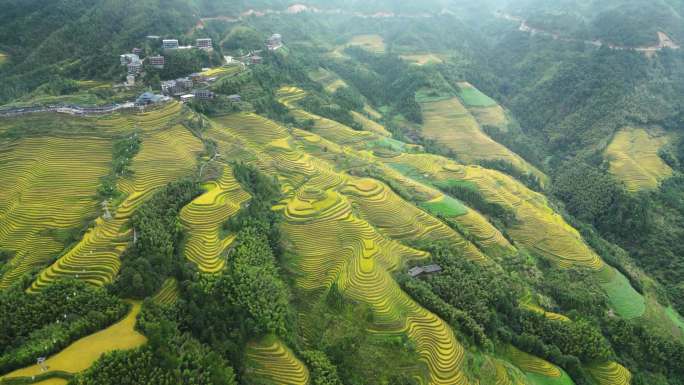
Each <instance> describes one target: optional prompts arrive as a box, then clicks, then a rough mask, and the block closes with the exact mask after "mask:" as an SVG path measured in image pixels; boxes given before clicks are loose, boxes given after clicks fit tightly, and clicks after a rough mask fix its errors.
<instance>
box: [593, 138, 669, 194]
mask: <svg viewBox="0 0 684 385" xmlns="http://www.w3.org/2000/svg"><path fill="white" fill-rule="evenodd" d="M667 143H669V138H668V136H667V135H665V134H663V133H657V132H655V131H651V132H649V131H647V130H645V129H643V128H636V127H625V128H623V129H622V130H620V131H618V133H616V134H615V136H614V137H613V140H612V141H611V142H610V144H609V145H608V147H607V148H606V151H605V155H604V156H605V158H606V160H607V161H608V163H609V171H610V172H611V173H612V174H613V175H615V176H616V177H617V178H618V179H620V180H621V181H623V182H624V183H625V186H626V188H627V190H629V191H632V192H636V191H640V190H646V189H654V188H656V187H658V185H659V184H660V182H661V181H662V180H663V179H665V178H667V177H669V176H671V175H672V169H671V168H670V166H668V165H667V164H666V163H665V162H664V161H663V160H662V159H661V158H660V156H658V150H660V148H661V147H663V146H664V145H666V144H667Z"/></svg>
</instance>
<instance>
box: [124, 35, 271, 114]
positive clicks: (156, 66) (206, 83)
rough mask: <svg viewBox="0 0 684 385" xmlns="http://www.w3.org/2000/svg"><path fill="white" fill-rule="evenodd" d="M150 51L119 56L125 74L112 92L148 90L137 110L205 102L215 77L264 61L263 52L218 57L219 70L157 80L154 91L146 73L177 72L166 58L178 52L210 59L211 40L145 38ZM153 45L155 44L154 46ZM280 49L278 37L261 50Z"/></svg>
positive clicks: (135, 50) (138, 101) (235, 97)
mask: <svg viewBox="0 0 684 385" xmlns="http://www.w3.org/2000/svg"><path fill="white" fill-rule="evenodd" d="M147 40H148V43H149V42H153V44H148V46H149V47H151V48H150V49H143V48H138V47H135V48H132V49H131V52H127V53H123V54H121V55H120V56H119V59H120V64H121V66H122V67H123V68H124V69H125V71H126V81H125V82H124V83H121V84H117V85H116V86H115V87H116V88H125V89H134V88H139V87H141V86H142V87H145V86H147V87H148V90H147V91H145V92H144V93H142V94H141V95H140V96H139V97H138V98H137V99H136V102H135V104H136V105H138V106H143V105H148V104H155V103H159V102H163V101H166V100H169V99H170V98H175V99H178V100H180V101H181V102H184V103H187V102H190V101H192V100H201V101H207V100H211V99H214V97H215V96H216V95H215V93H214V92H213V91H211V90H210V89H209V88H210V85H211V84H213V83H214V82H216V80H218V78H219V77H221V76H223V75H226V74H227V73H231V74H236V73H238V72H239V71H240V70H244V69H246V68H247V67H249V66H255V65H260V64H262V63H263V60H264V58H263V57H262V54H263V52H264V50H251V51H249V52H247V53H246V54H244V55H242V56H238V57H233V56H223V57H220V56H219V58H220V59H219V60H220V61H221V66H220V67H214V68H209V67H205V68H202V71H201V72H193V73H189V74H184V76H180V77H176V78H173V79H159V82H158V83H159V88H157V89H154V88H155V86H156V84H155V83H157V82H155V81H154V80H152V81H150V77H149V76H148V75H149V73H154V74H157V75H159V74H160V73H164V70H168V71H166V73H176V72H177V71H178V70H179V69H178V68H173V66H174V63H173V61H171V62H169V61H168V60H167V57H169V56H173V55H175V54H177V53H178V52H180V51H199V52H201V53H204V54H205V55H211V54H213V53H214V52H215V51H214V46H213V41H212V39H211V38H198V39H196V40H195V41H194V45H181V44H180V43H179V40H178V39H162V38H161V37H160V36H156V35H150V36H147ZM154 43H156V44H154ZM282 47H283V40H282V36H281V35H280V34H277V33H275V34H273V35H271V37H269V38H268V39H267V40H266V41H265V42H264V49H265V50H267V51H268V52H274V51H277V50H279V49H280V48H282ZM227 98H228V100H229V101H230V102H233V103H237V102H240V101H241V97H240V95H237V94H235V95H228V96H227Z"/></svg>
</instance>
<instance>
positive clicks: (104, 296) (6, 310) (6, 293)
mask: <svg viewBox="0 0 684 385" xmlns="http://www.w3.org/2000/svg"><path fill="white" fill-rule="evenodd" d="M25 289H26V288H25V287H24V286H22V285H20V284H17V285H14V286H13V287H11V288H9V289H7V290H3V291H0V373H7V372H9V371H11V370H13V369H17V368H20V367H23V366H26V365H29V364H33V363H35V361H36V359H37V358H38V357H43V356H47V355H49V354H51V353H54V352H57V351H59V350H61V349H63V348H65V347H66V346H67V345H69V344H70V343H71V342H73V341H75V340H76V339H78V338H80V337H83V336H85V335H88V334H90V333H93V332H95V331H97V330H100V329H103V328H105V327H106V326H109V325H110V324H112V323H114V322H115V321H117V320H119V319H120V318H121V317H122V316H123V315H124V314H125V313H126V310H127V306H126V305H125V304H124V303H123V302H121V301H120V300H119V299H118V298H117V297H115V296H113V295H111V294H109V293H108V292H107V291H106V290H104V289H102V288H94V287H92V286H89V285H87V284H85V283H83V282H81V281H75V280H59V281H56V282H54V283H52V284H50V285H49V286H47V287H46V288H45V289H43V290H41V291H40V292H39V293H37V294H28V293H26V292H25Z"/></svg>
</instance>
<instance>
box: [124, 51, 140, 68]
mask: <svg viewBox="0 0 684 385" xmlns="http://www.w3.org/2000/svg"><path fill="white" fill-rule="evenodd" d="M119 60H120V61H121V65H122V66H125V65H127V64H129V63H135V62H139V61H140V56H138V55H136V54H134V53H125V54H123V55H120V56H119Z"/></svg>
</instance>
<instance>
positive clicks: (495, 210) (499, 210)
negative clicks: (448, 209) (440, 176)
mask: <svg viewBox="0 0 684 385" xmlns="http://www.w3.org/2000/svg"><path fill="white" fill-rule="evenodd" d="M441 189H442V190H443V191H444V192H446V193H447V194H449V195H451V196H453V197H455V198H458V199H460V200H461V201H463V202H464V203H465V204H467V205H468V206H469V207H472V208H474V209H475V210H477V211H479V212H480V213H482V214H484V215H486V216H487V217H488V218H489V219H490V220H491V221H492V222H493V223H494V224H495V225H496V226H497V228H499V229H502V230H505V229H506V228H508V227H509V226H512V225H514V224H515V223H516V221H517V219H516V217H515V212H513V211H512V210H510V209H508V208H506V207H504V206H502V205H500V204H498V203H493V202H490V201H488V200H487V199H486V198H485V197H484V196H483V195H482V193H481V192H480V190H479V189H478V188H477V186H476V185H475V184H473V183H472V182H467V181H466V182H459V183H449V184H446V185H445V186H442V187H441Z"/></svg>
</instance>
